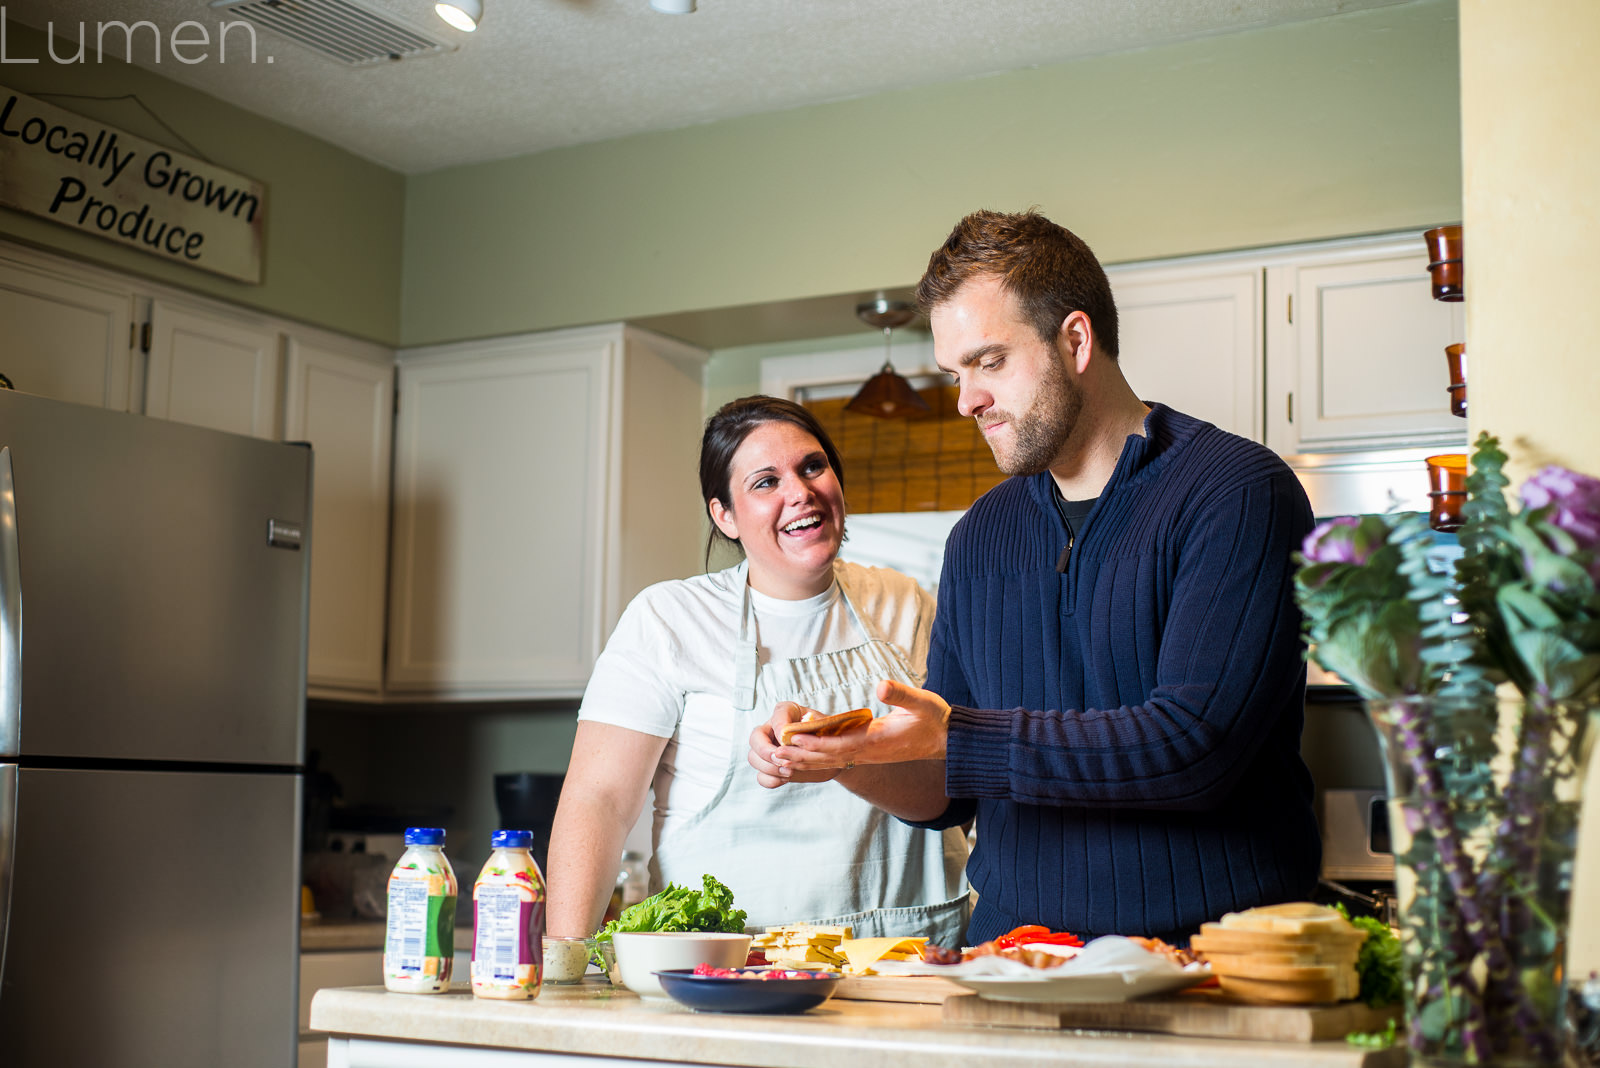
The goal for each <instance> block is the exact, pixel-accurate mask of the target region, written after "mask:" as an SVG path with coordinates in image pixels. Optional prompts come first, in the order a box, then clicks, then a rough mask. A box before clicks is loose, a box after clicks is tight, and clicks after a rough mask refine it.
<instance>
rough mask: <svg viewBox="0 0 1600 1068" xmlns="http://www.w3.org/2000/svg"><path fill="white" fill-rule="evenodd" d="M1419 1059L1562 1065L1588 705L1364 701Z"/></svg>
mask: <svg viewBox="0 0 1600 1068" xmlns="http://www.w3.org/2000/svg"><path fill="white" fill-rule="evenodd" d="M1367 711H1368V715H1369V717H1370V718H1371V720H1372V723H1373V726H1374V727H1375V728H1376V729H1377V731H1378V737H1379V740H1380V742H1381V745H1382V749H1383V755H1384V766H1385V774H1386V777H1387V786H1388V797H1389V825H1390V834H1391V837H1392V839H1393V843H1394V858H1395V892H1396V896H1397V898H1398V901H1399V906H1400V941H1401V948H1402V951H1403V954H1404V961H1405V969H1406V977H1405V978H1406V982H1405V1001H1406V1023H1407V1034H1408V1041H1409V1043H1410V1048H1411V1063H1412V1064H1413V1065H1459V1064H1489V1065H1501V1066H1507V1068H1510V1066H1533V1065H1552V1066H1554V1065H1559V1064H1561V1060H1562V1051H1563V1049H1564V1047H1565V1045H1566V1042H1567V1035H1566V1033H1565V1027H1566V1012H1565V991H1564V986H1565V984H1564V977H1563V966H1564V958H1565V954H1566V942H1567V924H1568V918H1569V907H1570V897H1571V889H1572V875H1573V862H1574V858H1575V856H1576V853H1577V845H1578V816H1579V812H1580V808H1581V804H1582V791H1583V781H1584V770H1585V765H1586V763H1587V761H1588V757H1589V752H1590V749H1591V748H1592V743H1593V739H1594V737H1595V723H1596V718H1597V717H1596V709H1595V706H1594V705H1593V704H1592V703H1585V704H1580V705H1573V704H1568V703H1563V702H1558V701H1549V700H1538V699H1522V698H1518V699H1514V700H1505V699H1501V700H1494V699H1488V700H1482V699H1480V700H1462V699H1445V698H1426V697H1416V698H1407V699H1403V700H1392V701H1381V702H1380V701H1369V702H1368V706H1367Z"/></svg>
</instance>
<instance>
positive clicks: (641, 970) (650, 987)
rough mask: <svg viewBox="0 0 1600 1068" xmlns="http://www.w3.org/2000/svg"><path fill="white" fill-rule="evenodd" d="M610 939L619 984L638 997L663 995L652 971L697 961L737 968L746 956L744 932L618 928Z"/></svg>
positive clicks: (686, 966) (748, 945)
mask: <svg viewBox="0 0 1600 1068" xmlns="http://www.w3.org/2000/svg"><path fill="white" fill-rule="evenodd" d="M611 939H612V942H613V943H614V944H615V945H616V947H617V969H618V970H619V971H620V972H621V973H622V985H623V986H625V987H627V988H628V989H629V990H631V991H633V992H634V993H635V994H638V995H639V996H640V997H642V998H665V997H667V992H666V991H664V990H662V989H661V981H660V980H658V979H657V978H656V977H655V976H654V975H653V974H652V973H653V972H657V971H665V970H666V969H668V968H693V967H694V966H695V965H697V964H711V965H714V966H716V967H718V968H738V967H741V966H742V965H743V964H744V962H745V959H746V958H747V957H749V956H750V936H749V935H745V934H708V933H702V932H699V931H618V932H617V933H616V934H614V935H612V936H611Z"/></svg>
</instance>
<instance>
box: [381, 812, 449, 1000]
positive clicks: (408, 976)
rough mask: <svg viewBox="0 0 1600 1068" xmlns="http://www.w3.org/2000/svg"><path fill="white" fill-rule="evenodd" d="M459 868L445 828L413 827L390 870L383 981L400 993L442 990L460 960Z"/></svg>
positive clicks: (438, 991)
mask: <svg viewBox="0 0 1600 1068" xmlns="http://www.w3.org/2000/svg"><path fill="white" fill-rule="evenodd" d="M456 890H457V887H456V873H455V872H454V871H453V870H451V868H450V861H449V860H448V859H446V858H445V855H444V829H443V828H441V827H407V828H406V851H405V853H403V854H401V857H400V863H398V864H396V865H395V866H394V871H393V873H391V874H390V876H389V930H388V936H387V937H386V938H385V939H384V944H383V985H384V986H385V987H387V988H388V989H390V990H393V991H395V992H396V993H398V994H442V993H444V992H445V991H446V990H449V989H450V967H451V965H452V964H453V963H454V962H455V926H456Z"/></svg>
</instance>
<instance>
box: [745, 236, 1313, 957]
mask: <svg viewBox="0 0 1600 1068" xmlns="http://www.w3.org/2000/svg"><path fill="white" fill-rule="evenodd" d="M917 298H918V303H919V304H920V305H921V307H922V309H923V311H924V313H925V314H927V315H928V318H929V321H930V323H931V325H932V327H933V339H934V355H935V359H936V360H937V362H938V364H939V366H940V368H941V369H943V370H944V371H946V372H948V373H949V374H950V375H951V377H952V378H953V379H954V380H955V382H956V383H957V385H958V386H959V388H960V399H959V408H960V411H961V413H962V414H963V415H969V416H971V417H972V418H974V419H975V420H977V423H978V425H979V427H981V428H982V430H983V433H984V436H985V438H986V439H987V440H988V442H989V446H990V448H991V449H992V450H993V451H994V456H995V461H996V463H998V464H999V466H1000V469H1001V470H1002V471H1004V472H1006V473H1007V474H1009V475H1012V476H1014V477H1012V478H1010V479H1008V480H1007V481H1005V482H1003V483H1002V484H1001V485H999V486H997V487H996V488H995V489H993V490H991V491H990V492H989V493H987V494H985V495H984V496H983V497H982V498H980V499H979V500H978V501H977V502H976V503H974V504H973V506H972V508H971V510H969V511H968V513H967V514H966V515H965V516H964V517H962V519H961V521H960V522H959V523H958V524H957V525H956V527H955V529H954V530H953V531H952V532H951V535H950V539H949V542H948V544H947V545H946V548H945V561H944V571H943V575H942V578H941V580H940V586H939V605H938V611H937V615H936V618H935V621H934V631H933V639H932V642H933V644H932V650H931V652H930V654H929V658H928V679H927V689H925V690H917V689H913V688H911V687H908V686H904V685H901V684H898V683H883V684H881V685H880V687H879V690H878V696H879V697H880V698H881V699H882V700H883V701H884V702H885V703H886V704H888V705H891V706H894V707H893V710H892V711H891V712H889V713H888V714H887V715H884V716H882V717H880V718H878V719H876V720H874V721H873V722H872V723H871V724H870V725H869V726H867V727H861V728H857V729H856V730H854V731H851V732H848V733H846V734H842V735H838V736H835V737H823V736H818V735H801V736H799V737H798V738H796V739H795V740H794V741H793V742H792V743H791V744H790V745H789V746H784V747H779V746H777V744H776V737H775V734H774V732H775V730H776V728H777V726H779V725H781V724H783V723H787V722H790V721H792V720H794V719H799V718H801V717H802V716H803V714H804V713H805V711H806V710H805V709H802V708H800V707H798V706H796V705H792V704H783V705H779V706H778V707H777V709H776V710H775V711H774V714H773V717H772V720H771V721H770V723H769V724H767V725H766V726H764V727H762V728H760V729H758V730H757V731H756V732H755V733H754V734H752V736H751V754H750V763H751V764H752V766H754V767H755V768H756V771H757V773H758V776H759V778H760V781H761V782H762V784H763V785H766V786H769V787H778V786H781V785H782V784H783V783H784V782H789V781H812V780H815V779H819V778H832V777H837V778H838V780H839V781H840V782H841V783H843V784H844V785H846V786H848V787H849V788H850V789H851V790H853V791H855V792H856V793H858V794H860V795H861V796H863V797H866V798H868V799H869V800H871V801H873V802H875V803H876V804H879V805H880V806H882V807H884V808H886V809H888V810H889V811H891V812H893V813H895V814H896V815H898V816H900V817H901V818H902V819H905V820H907V821H909V822H914V823H919V824H923V825H926V826H931V827H947V826H951V825H954V824H958V823H962V822H964V821H966V820H968V819H970V818H972V817H973V816H974V815H976V818H977V843H976V849H975V851H974V852H973V855H972V858H971V860H970V862H969V864H968V869H967V870H968V876H969V878H970V879H971V881H972V884H973V887H974V888H975V889H976V890H977V892H978V902H977V907H976V910H975V911H974V913H973V917H972V923H971V927H970V929H969V932H968V941H969V942H972V943H976V942H981V941H985V940H987V939H990V938H993V937H995V936H996V935H998V934H1001V933H1004V932H1005V931H1007V930H1009V929H1010V928H1012V927H1015V926H1018V925H1021V924H1025V923H1037V924H1044V925H1046V926H1048V927H1050V928H1051V929H1053V930H1068V931H1072V932H1074V933H1076V934H1079V935H1081V936H1084V937H1093V936H1097V935H1102V934H1137V935H1147V936H1154V937H1160V938H1164V939H1167V940H1168V941H1183V940H1186V939H1187V937H1188V935H1189V934H1190V933H1192V932H1193V931H1194V930H1195V929H1196V928H1197V927H1198V926H1199V925H1200V924H1201V923H1202V922H1204V921H1207V920H1213V919H1216V918H1217V917H1219V916H1221V915H1222V914H1223V913H1224V912H1228V911H1231V910H1236V909H1242V908H1249V907H1252V906H1255V905H1261V904H1267V903H1270V902H1275V901H1285V900H1294V899H1300V898H1304V897H1306V896H1308V895H1309V894H1310V893H1311V891H1312V889H1313V888H1314V887H1315V885H1316V876H1317V870H1318V866H1319V863H1320V852H1321V849H1320V842H1319V837H1318V833H1317V825H1316V821H1315V818H1314V816H1313V814H1312V810H1311V796H1312V786H1311V778H1310V775H1309V773H1308V772H1307V770H1306V768H1305V765H1304V763H1303V762H1302V761H1301V759H1300V754H1299V745H1300V728H1301V717H1302V707H1301V704H1302V700H1303V693H1304V685H1305V669H1304V665H1303V663H1302V661H1301V656H1300V640H1299V616H1298V614H1297V612H1296V609H1295V606H1294V599H1293V563H1292V560H1291V554H1292V552H1293V551H1294V550H1295V549H1296V548H1298V547H1299V545H1300V542H1301V540H1302V539H1303V538H1304V537H1305V535H1306V533H1307V532H1308V531H1309V530H1310V529H1311V525H1312V519H1311V510H1310V506H1309V504H1308V503H1307V500H1306V496H1305V493H1304V491H1303V490H1302V489H1301V488H1300V485H1299V483H1298V482H1297V481H1296V480H1295V478H1294V475H1293V474H1292V473H1291V472H1290V471H1289V469H1288V467H1287V466H1285V465H1284V464H1283V462H1282V461H1281V460H1279V459H1278V457H1277V456H1275V455H1274V454H1273V453H1271V452H1270V451H1268V450H1267V449H1266V448H1264V447H1262V446H1261V445H1258V444H1256V443H1254V442H1251V441H1248V440H1246V439H1244V438H1240V437H1237V436H1235V435H1233V434H1229V433H1227V432H1225V431H1222V430H1220V429H1218V428H1217V427H1214V426H1212V425H1211V424H1209V423H1205V422H1202V421H1200V420H1198V419H1194V418H1191V417H1189V416H1186V415H1183V414H1181V413H1179V412H1177V411H1174V410H1172V409H1171V408H1168V407H1166V406H1164V405H1161V404H1154V403H1152V404H1149V405H1147V404H1145V403H1144V402H1142V401H1141V400H1140V399H1139V398H1138V397H1137V396H1136V395H1135V394H1134V393H1133V390H1132V389H1131V388H1130V387H1129V385H1128V383H1127V381H1126V380H1125V379H1124V378H1123V376H1122V372H1121V369H1120V368H1119V367H1118V365H1117V318H1116V306H1115V303H1114V301H1113V299H1112V295H1111V288H1110V285H1109V283H1108V282H1107V281H1106V277H1105V272H1104V271H1103V270H1102V269H1101V267H1100V264H1099V263H1098V262H1097V261H1096V259H1095V257H1094V255H1093V253H1091V252H1090V251H1089V248H1088V246H1086V245H1085V244H1084V243H1083V242H1082V241H1081V240H1079V239H1078V238H1077V237H1076V236H1074V235H1073V234H1071V233H1070V232H1068V231H1067V230H1065V229H1063V228H1061V227H1059V226H1057V225H1056V224H1054V223H1052V222H1050V221H1049V220H1048V219H1045V218H1044V217H1043V216H1041V215H1038V214H1035V213H1033V212H1028V213H1025V214H1021V215H1002V214H998V213H994V212H977V213H975V214H973V215H969V216H968V217H967V218H965V219H963V220H962V221H961V222H960V223H959V224H958V225H957V226H956V228H955V230H954V231H953V232H952V233H951V235H950V237H949V239H948V240H946V241H945V243H944V244H943V245H942V246H941V247H940V248H939V249H937V250H936V251H935V252H934V253H933V256H932V257H931V259H930V261H929V265H928V270H927V272H926V274H924V276H923V278H922V281H921V283H920V285H919V286H918V289H917Z"/></svg>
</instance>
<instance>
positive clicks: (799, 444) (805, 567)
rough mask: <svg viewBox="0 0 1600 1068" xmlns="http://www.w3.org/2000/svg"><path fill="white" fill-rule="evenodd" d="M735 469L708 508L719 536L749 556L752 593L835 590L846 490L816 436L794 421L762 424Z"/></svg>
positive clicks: (788, 596)
mask: <svg viewBox="0 0 1600 1068" xmlns="http://www.w3.org/2000/svg"><path fill="white" fill-rule="evenodd" d="M819 429H820V428H819ZM730 466H731V470H730V471H729V473H728V475H727V476H726V477H725V478H724V480H723V481H724V482H725V486H724V487H723V488H721V489H720V490H719V492H718V495H717V496H716V497H713V498H711V500H710V501H709V502H708V505H707V507H708V508H709V510H710V513H711V521H712V523H714V524H715V526H716V529H717V531H718V532H719V533H720V534H721V535H722V536H723V537H725V538H728V539H729V540H730V541H735V542H737V543H738V544H739V546H740V547H741V548H742V549H743V550H744V553H745V558H746V560H748V561H749V564H750V587H751V589H754V590H757V591H759V592H761V593H764V594H766V595H768V596H769V597H781V598H783V599H785V600H790V601H798V600H803V599H805V598H807V597H814V596H816V595H817V594H819V593H821V592H823V591H824V590H826V589H827V588H828V587H829V586H831V585H832V584H833V558H834V556H836V555H837V554H838V552H839V544H840V542H842V541H843V540H844V489H843V487H842V486H841V485H840V483H839V476H838V474H837V472H835V470H834V468H833V465H832V463H831V462H830V460H829V458H828V455H827V453H826V452H825V451H824V450H823V447H822V445H821V444H820V443H819V442H818V440H817V436H816V434H814V433H812V432H811V431H808V430H806V429H804V428H802V427H801V426H799V425H797V424H795V423H790V422H766V423H762V424H759V425H757V426H755V427H754V428H753V429H752V430H751V431H750V432H749V433H748V436H747V437H746V438H745V439H744V443H743V444H741V445H740V446H739V448H738V450H737V451H736V452H735V453H734V454H733V458H732V464H731V465H730Z"/></svg>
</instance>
